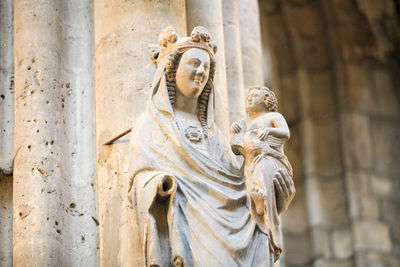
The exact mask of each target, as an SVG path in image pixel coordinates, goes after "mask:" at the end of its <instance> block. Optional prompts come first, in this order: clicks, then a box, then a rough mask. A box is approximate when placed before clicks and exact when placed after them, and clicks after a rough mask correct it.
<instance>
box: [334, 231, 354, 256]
mask: <svg viewBox="0 0 400 267" xmlns="http://www.w3.org/2000/svg"><path fill="white" fill-rule="evenodd" d="M331 239H332V241H331V242H332V249H333V255H334V257H335V258H336V259H341V260H342V259H349V258H350V257H351V256H352V254H353V243H352V233H351V229H350V228H349V227H347V226H346V227H341V228H336V229H334V230H333V231H332V233H331Z"/></svg>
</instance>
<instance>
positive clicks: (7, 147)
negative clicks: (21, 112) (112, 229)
mask: <svg viewBox="0 0 400 267" xmlns="http://www.w3.org/2000/svg"><path fill="white" fill-rule="evenodd" d="M13 156H14V51H13V1H12V0H6V1H1V2H0V203H1V204H0V266H11V265H12V188H13V187H12V176H11V175H12V160H13Z"/></svg>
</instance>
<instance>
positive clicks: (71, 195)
mask: <svg viewBox="0 0 400 267" xmlns="http://www.w3.org/2000/svg"><path fill="white" fill-rule="evenodd" d="M92 12H93V3H92V0H69V1H62V6H61V13H60V18H61V20H62V25H63V27H62V34H61V41H62V42H61V45H62V46H61V47H62V67H61V73H60V81H61V90H60V95H59V97H60V98H61V108H62V109H63V113H62V116H63V118H62V120H63V122H64V120H65V125H64V133H63V136H65V137H64V138H65V141H63V142H61V144H60V146H61V150H62V153H61V155H60V159H61V162H62V164H63V169H62V177H60V178H62V180H61V181H60V185H61V188H62V192H63V195H62V197H61V205H64V207H65V209H66V213H65V214H64V220H63V224H62V228H63V229H61V230H62V234H61V236H62V238H63V245H64V247H65V249H66V250H67V257H68V258H69V261H68V262H69V265H70V266H96V264H97V246H98V244H97V235H98V229H97V222H96V220H97V219H96V218H97V214H96V135H95V94H94V93H95V92H94V38H93V36H94V27H93V15H92ZM63 104H64V107H63ZM64 233H65V234H64Z"/></svg>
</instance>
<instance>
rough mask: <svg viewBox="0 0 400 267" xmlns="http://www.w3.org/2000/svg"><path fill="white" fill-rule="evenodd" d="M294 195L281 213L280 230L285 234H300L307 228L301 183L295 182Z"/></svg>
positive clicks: (304, 200)
mask: <svg viewBox="0 0 400 267" xmlns="http://www.w3.org/2000/svg"><path fill="white" fill-rule="evenodd" d="M295 186H296V196H295V198H294V199H293V201H292V204H291V205H290V208H289V209H288V210H287V211H286V212H285V213H283V214H282V216H281V218H282V231H283V233H287V234H302V233H305V232H306V231H307V230H308V211H307V206H306V192H305V190H304V185H303V184H297V183H296V180H295Z"/></svg>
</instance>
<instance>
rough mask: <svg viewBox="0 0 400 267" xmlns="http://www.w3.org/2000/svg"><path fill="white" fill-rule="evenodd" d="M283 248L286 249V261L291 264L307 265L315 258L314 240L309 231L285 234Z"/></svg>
mask: <svg viewBox="0 0 400 267" xmlns="http://www.w3.org/2000/svg"><path fill="white" fill-rule="evenodd" d="M283 240H284V243H283V250H284V251H285V263H287V264H288V265H289V266H290V265H291V264H293V265H302V266H303V265H306V264H309V263H311V261H312V258H313V255H312V254H313V249H312V242H311V237H310V235H309V233H304V234H302V235H285V234H284V235H283Z"/></svg>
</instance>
